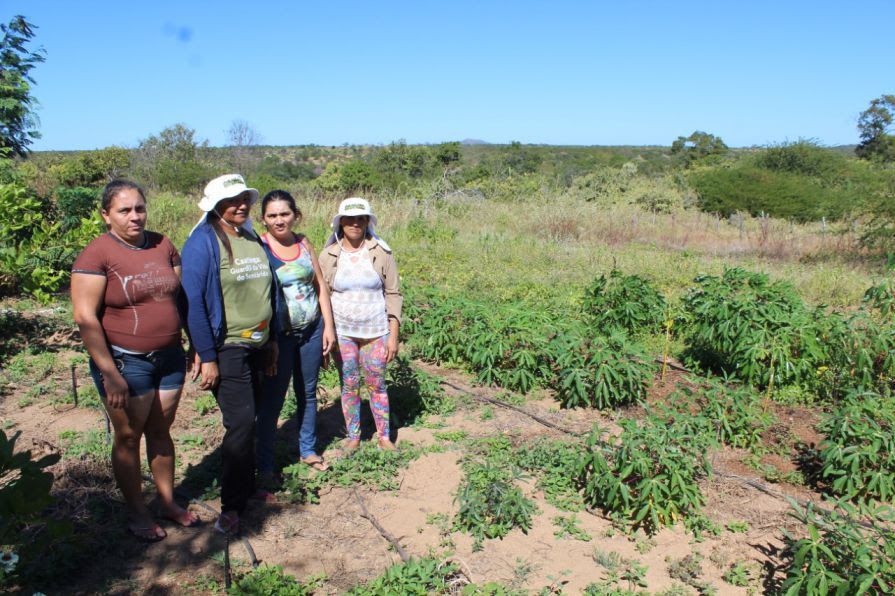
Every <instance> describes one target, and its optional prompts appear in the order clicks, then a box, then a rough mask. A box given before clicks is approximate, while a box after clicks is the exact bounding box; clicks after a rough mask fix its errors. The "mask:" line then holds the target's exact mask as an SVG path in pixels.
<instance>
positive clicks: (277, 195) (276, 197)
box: [261, 190, 302, 222]
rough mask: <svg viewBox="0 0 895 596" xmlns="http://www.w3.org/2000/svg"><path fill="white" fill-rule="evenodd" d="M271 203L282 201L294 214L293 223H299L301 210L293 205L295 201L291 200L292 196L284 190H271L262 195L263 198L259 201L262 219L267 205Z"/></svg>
mask: <svg viewBox="0 0 895 596" xmlns="http://www.w3.org/2000/svg"><path fill="white" fill-rule="evenodd" d="M272 201H284V202H285V203H286V204H287V205H289V209H291V210H292V213H294V214H295V221H297V222H300V221H301V218H302V215H301V209H299V208H298V205H296V204H295V199H294V198H292V195H291V194H289V193H288V192H286V191H285V190H272V191H270V192H269V193H267V194H266V195H264V198H263V199H261V217H264V213H265V212H266V211H267V205H268V203H271V202H272Z"/></svg>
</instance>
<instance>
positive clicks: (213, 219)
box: [205, 209, 233, 266]
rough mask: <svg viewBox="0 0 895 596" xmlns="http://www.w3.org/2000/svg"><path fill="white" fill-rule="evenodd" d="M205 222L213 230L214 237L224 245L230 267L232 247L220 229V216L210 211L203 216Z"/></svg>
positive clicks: (225, 234)
mask: <svg viewBox="0 0 895 596" xmlns="http://www.w3.org/2000/svg"><path fill="white" fill-rule="evenodd" d="M205 221H207V222H208V225H210V226H211V229H212V230H214V235H215V236H217V237H218V240H220V241H221V244H223V245H224V250H226V251H227V257H229V259H230V265H231V266H232V265H233V247H232V246H230V239H229V238H227V232H225V231H224V229H223V228H222V227H221V216H220V215H218V212H217V211H215V210H214V209H212V210H211V211H209V212H208V214H207V215H206V216H205Z"/></svg>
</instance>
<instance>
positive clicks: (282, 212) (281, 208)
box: [263, 201, 295, 238]
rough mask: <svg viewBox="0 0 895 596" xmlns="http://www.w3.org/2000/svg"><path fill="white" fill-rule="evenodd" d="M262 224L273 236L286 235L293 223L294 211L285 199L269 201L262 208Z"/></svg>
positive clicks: (290, 231)
mask: <svg viewBox="0 0 895 596" xmlns="http://www.w3.org/2000/svg"><path fill="white" fill-rule="evenodd" d="M263 218H264V225H266V226H267V231H268V232H270V233H271V234H273V236H274V237H275V238H281V237H287V236H289V234H291V233H292V226H293V225H294V224H295V213H293V212H292V207H291V206H290V205H289V203H287V202H286V201H270V202H269V203H267V206H266V207H265V208H264V215H263Z"/></svg>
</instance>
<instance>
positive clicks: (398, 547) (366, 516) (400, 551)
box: [351, 486, 410, 563]
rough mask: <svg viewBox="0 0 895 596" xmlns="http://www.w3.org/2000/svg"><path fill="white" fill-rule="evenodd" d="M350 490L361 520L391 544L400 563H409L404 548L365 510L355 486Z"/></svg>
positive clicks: (365, 507) (362, 500) (408, 557)
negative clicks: (399, 558)
mask: <svg viewBox="0 0 895 596" xmlns="http://www.w3.org/2000/svg"><path fill="white" fill-rule="evenodd" d="M351 490H352V492H353V493H354V498H355V499H357V504H358V505H360V516H361V517H362V518H364V519H366V520H367V521H369V522H370V523H371V524H373V527H374V528H376V530H377V531H378V532H379V535H380V536H382V537H383V538H385V539H386V540H387V541H388V543H389V544H391V545H392V546H393V547H394V548H395V550H396V551H397V553H398V555H400V557H401V560H402V561H404V562H405V563H406V562H407V561H409V560H410V556H409V555H408V554H407V553H406V552H405V551H404V548H403V547H402V546H401V543H400V542H398V540H397V539H396V538H395V537H394V536H392V535H391V534H390V533H389V532H388V530H386V529H385V528H383V527H382V525H380V523H379V522H378V521H376V518H375V517H373V514H372V513H370V512H369V511H368V510H367V506H366V504H365V503H364V499H363V498H362V497H361V496H360V493H359V492H357V487H356V486H355V487H354V488H353V489H351Z"/></svg>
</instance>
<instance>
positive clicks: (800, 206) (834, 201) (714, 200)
mask: <svg viewBox="0 0 895 596" xmlns="http://www.w3.org/2000/svg"><path fill="white" fill-rule="evenodd" d="M689 182H690V184H691V186H692V187H693V189H694V190H695V191H696V193H697V195H698V197H699V207H700V209H702V210H703V211H708V212H709V213H718V214H720V215H722V216H724V217H730V216H731V215H733V214H734V213H736V212H738V211H744V212H747V213H749V214H751V215H753V216H756V217H757V216H759V215H761V214H766V215H770V216H772V217H780V218H786V219H793V220H796V221H817V220H819V219H820V218H821V217H826V218H828V219H837V218H839V217H841V216H842V215H843V214H845V213H846V211H847V210H848V209H849V208H851V207H852V206H854V205H856V204H858V202H859V199H860V197H859V196H857V195H856V194H854V193H849V192H848V191H847V190H844V189H836V188H829V187H825V186H823V185H822V184H821V183H820V182H819V181H818V180H816V179H814V178H812V177H809V176H804V175H801V174H794V173H790V172H787V171H775V170H766V169H764V168H760V167H757V166H754V165H748V164H745V165H738V166H736V167H733V168H714V169H704V170H700V171H698V172H695V173H693V174H691V175H690V177H689Z"/></svg>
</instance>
